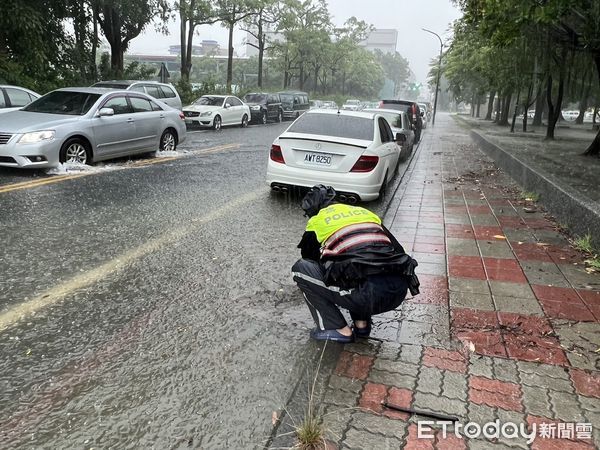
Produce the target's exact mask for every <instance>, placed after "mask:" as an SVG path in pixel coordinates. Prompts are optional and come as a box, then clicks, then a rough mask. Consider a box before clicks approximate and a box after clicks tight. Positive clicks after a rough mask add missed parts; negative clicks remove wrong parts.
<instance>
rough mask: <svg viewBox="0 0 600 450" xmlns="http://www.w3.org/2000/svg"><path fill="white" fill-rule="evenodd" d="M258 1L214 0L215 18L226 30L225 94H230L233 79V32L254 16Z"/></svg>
mask: <svg viewBox="0 0 600 450" xmlns="http://www.w3.org/2000/svg"><path fill="white" fill-rule="evenodd" d="M257 1H258V0H214V5H215V8H216V16H217V17H218V20H219V21H220V22H221V24H222V25H223V26H224V27H225V28H227V29H228V31H229V39H228V47H227V92H228V93H231V81H232V79H233V30H234V28H235V26H236V24H237V23H239V22H241V21H242V20H244V19H246V18H247V17H249V16H252V15H254V14H255V10H256V5H257Z"/></svg>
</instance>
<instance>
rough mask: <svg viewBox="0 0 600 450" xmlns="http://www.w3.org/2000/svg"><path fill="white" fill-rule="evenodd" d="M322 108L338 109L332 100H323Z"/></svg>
mask: <svg viewBox="0 0 600 450" xmlns="http://www.w3.org/2000/svg"><path fill="white" fill-rule="evenodd" d="M323 108H324V109H338V105H337V103H336V102H334V101H325V102H323Z"/></svg>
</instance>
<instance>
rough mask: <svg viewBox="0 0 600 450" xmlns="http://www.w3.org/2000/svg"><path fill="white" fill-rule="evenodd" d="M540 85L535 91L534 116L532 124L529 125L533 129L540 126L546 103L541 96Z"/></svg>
mask: <svg viewBox="0 0 600 450" xmlns="http://www.w3.org/2000/svg"><path fill="white" fill-rule="evenodd" d="M542 85H543V83H540V84H539V86H538V89H537V98H536V99H535V114H534V115H533V122H532V123H531V124H532V125H533V126H534V127H539V126H541V125H542V117H543V116H544V112H545V111H546V102H545V101H544V100H545V98H544V96H543V95H542Z"/></svg>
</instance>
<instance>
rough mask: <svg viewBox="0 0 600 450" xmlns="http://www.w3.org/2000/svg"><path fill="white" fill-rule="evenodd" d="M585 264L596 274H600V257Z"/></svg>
mask: <svg viewBox="0 0 600 450" xmlns="http://www.w3.org/2000/svg"><path fill="white" fill-rule="evenodd" d="M585 263H586V264H587V265H588V267H591V268H592V269H594V270H595V271H596V272H600V258H599V257H597V256H596V257H595V258H591V259H586V260H585Z"/></svg>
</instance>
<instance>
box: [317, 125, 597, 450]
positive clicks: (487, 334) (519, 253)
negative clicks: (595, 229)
mask: <svg viewBox="0 0 600 450" xmlns="http://www.w3.org/2000/svg"><path fill="white" fill-rule="evenodd" d="M437 119H438V121H437V123H436V127H435V129H431V128H430V129H429V130H427V133H426V134H425V136H424V140H423V142H422V144H421V148H420V150H419V153H418V154H417V155H416V157H415V160H414V161H413V164H414V170H412V171H409V172H407V177H408V179H406V180H404V181H403V183H402V184H401V187H400V190H399V191H398V193H397V195H396V196H395V198H394V200H393V201H392V205H391V208H390V210H389V212H388V214H387V216H386V217H385V223H386V224H387V226H388V227H390V229H391V230H392V232H393V233H394V234H395V235H396V236H397V238H398V239H399V240H400V242H401V243H402V244H403V245H404V246H405V247H406V249H407V251H409V252H411V253H412V254H413V255H414V256H415V258H416V259H417V260H418V261H419V267H418V274H419V277H420V280H421V284H422V289H421V294H420V295H418V296H416V297H415V298H411V299H408V300H407V301H406V302H405V303H404V304H403V306H402V307H401V309H399V310H397V311H393V312H390V313H387V314H384V315H381V316H378V317H377V320H376V322H375V327H374V332H373V335H372V339H369V340H362V341H361V342H359V343H356V344H352V345H347V346H345V347H344V351H343V352H342V354H341V356H340V359H339V361H338V364H337V368H336V370H335V374H334V375H333V376H332V377H331V378H330V380H329V383H328V386H327V391H326V393H325V405H324V406H325V410H324V411H325V425H326V427H327V430H328V431H327V433H328V437H329V438H330V439H331V440H332V441H334V442H336V443H337V444H338V446H339V447H340V448H353V449H392V448H393V449H397V448H407V449H408V448H410V449H433V448H437V449H461V448H470V449H490V448H494V449H495V448H533V449H559V448H561V449H587V448H595V446H594V442H595V444H596V445H599V444H600V371H599V370H600V352H599V350H600V324H599V322H600V275H598V274H588V273H587V272H586V270H585V265H584V264H583V257H582V256H581V255H580V254H578V252H576V251H575V250H573V249H572V248H571V247H570V246H569V244H568V242H567V240H566V239H565V238H564V237H563V236H562V235H561V234H560V233H559V232H558V231H557V229H556V227H555V224H553V223H552V222H551V221H549V220H548V219H546V218H545V217H544V214H542V212H539V211H536V207H535V205H532V204H527V202H526V201H523V200H520V190H519V189H518V188H517V187H516V186H515V185H514V184H513V183H512V181H511V180H510V178H508V177H507V176H506V175H504V174H503V173H501V172H500V171H499V170H498V169H497V168H496V167H495V166H494V164H493V162H492V161H490V160H489V158H488V157H486V156H485V155H484V154H483V153H482V152H480V151H479V150H478V149H477V148H476V147H475V146H474V145H473V143H472V141H471V140H470V139H469V137H468V135H467V134H466V131H465V130H464V129H462V128H460V127H458V126H457V125H456V123H455V122H454V120H453V119H452V118H451V117H450V116H444V115H441V116H439V117H438V118H437ZM382 401H387V402H389V403H392V404H396V405H399V406H403V407H412V408H415V409H419V410H424V411H430V412H437V413H443V414H446V415H452V416H457V417H458V418H459V419H460V421H459V423H460V425H461V426H464V425H466V424H467V423H469V422H475V423H477V424H479V425H483V424H485V423H487V422H492V421H494V420H496V419H499V421H500V422H499V423H500V425H502V424H505V423H508V422H512V423H514V424H516V425H517V426H521V425H523V426H524V427H525V428H526V429H527V430H532V429H533V427H534V426H537V432H536V434H537V437H536V439H535V440H534V441H533V443H532V444H527V443H526V440H525V438H520V437H519V438H517V437H513V438H509V437H500V438H490V439H487V438H485V437H484V436H480V437H477V436H476V434H477V433H476V431H477V430H476V428H473V427H471V428H470V429H469V431H470V432H471V433H470V435H467V436H472V437H470V438H467V437H465V434H462V435H461V437H457V436H456V435H455V434H453V433H451V432H450V433H449V434H447V435H446V437H445V438H444V436H443V430H442V429H441V427H440V426H439V425H436V426H435V427H434V428H435V432H434V433H433V434H434V436H435V437H434V438H433V439H426V438H423V439H418V438H417V432H418V426H417V419H419V420H433V419H431V418H428V417H422V416H409V415H408V414H405V413H399V412H395V411H392V410H390V409H387V408H385V407H383V406H382V404H381V403H382ZM590 427H593V431H591V430H590ZM456 428H458V426H457V427H456ZM449 430H454V428H453V427H451V428H449ZM489 431H493V430H491V429H490V430H489ZM507 431H511V430H510V429H507ZM510 434H511V433H509V436H510Z"/></svg>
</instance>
